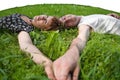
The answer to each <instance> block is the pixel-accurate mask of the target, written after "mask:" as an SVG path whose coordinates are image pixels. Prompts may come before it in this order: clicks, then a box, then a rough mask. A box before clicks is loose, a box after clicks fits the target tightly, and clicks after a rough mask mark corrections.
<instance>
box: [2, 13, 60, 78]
mask: <svg viewBox="0 0 120 80" xmlns="http://www.w3.org/2000/svg"><path fill="white" fill-rule="evenodd" d="M58 26H59V20H58V19H57V18H56V17H54V16H47V15H38V16H35V17H34V18H33V19H31V18H29V17H27V16H25V15H22V14H19V13H16V14H11V15H8V16H5V17H2V18H0V29H8V30H10V31H12V32H14V33H18V41H19V45H20V49H21V50H22V51H24V52H26V53H29V54H30V55H31V57H32V60H33V61H34V62H35V63H36V64H42V65H43V66H44V68H45V71H46V74H47V76H48V78H50V79H52V80H55V77H54V75H53V71H51V70H52V61H51V60H50V59H49V58H47V57H46V56H45V55H44V54H43V53H42V52H41V51H40V50H39V49H38V48H37V47H36V46H35V45H34V44H33V43H32V40H31V38H30V35H29V32H31V31H33V30H34V28H38V29H41V30H47V31H48V30H57V29H58Z"/></svg>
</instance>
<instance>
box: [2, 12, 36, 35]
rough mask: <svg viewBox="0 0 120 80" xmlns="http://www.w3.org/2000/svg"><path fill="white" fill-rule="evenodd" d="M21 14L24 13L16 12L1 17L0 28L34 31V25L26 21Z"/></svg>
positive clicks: (13, 30)
mask: <svg viewBox="0 0 120 80" xmlns="http://www.w3.org/2000/svg"><path fill="white" fill-rule="evenodd" d="M20 16H22V15H21V14H18V13H16V14H12V15H9V16H5V17H2V18H0V29H9V30H10V31H12V32H17V33H18V32H20V31H26V32H30V31H32V30H33V28H34V27H33V26H32V25H29V24H28V23H26V22H25V21H24V20H23V19H21V17H20Z"/></svg>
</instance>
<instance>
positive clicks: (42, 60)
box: [18, 31, 54, 80]
mask: <svg viewBox="0 0 120 80" xmlns="http://www.w3.org/2000/svg"><path fill="white" fill-rule="evenodd" d="M18 41H19V45H20V49H21V50H22V51H24V52H26V53H28V54H30V55H31V57H32V60H33V61H34V62H35V63H36V64H42V65H43V66H44V67H45V71H46V73H47V75H48V78H50V79H53V80H54V74H53V71H52V61H51V60H50V59H48V58H47V57H46V56H44V55H43V53H42V52H41V51H40V50H39V49H38V48H37V47H36V46H35V45H33V43H32V40H31V38H30V36H29V33H27V32H25V31H21V32H20V33H19V35H18Z"/></svg>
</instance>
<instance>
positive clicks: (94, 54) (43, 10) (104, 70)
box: [0, 4, 120, 80]
mask: <svg viewBox="0 0 120 80" xmlns="http://www.w3.org/2000/svg"><path fill="white" fill-rule="evenodd" d="M110 12H112V11H108V10H104V9H100V8H96V7H90V6H82V5H72V4H70V5H63V4H42V5H39V4H38V5H27V6H24V7H16V8H12V9H7V10H3V11H0V16H1V17H2V16H5V15H9V14H12V13H21V14H25V15H27V16H30V17H31V18H32V17H33V16H35V15H39V14H47V15H55V16H57V17H60V16H62V15H65V14H76V15H88V14H96V13H98V14H99V13H100V14H108V13H110ZM77 33H78V32H77V28H76V29H70V30H63V31H48V32H47V31H39V30H36V29H35V30H34V31H33V32H31V33H30V35H31V38H32V41H33V43H34V44H35V45H36V46H37V47H38V48H39V49H40V50H41V51H42V52H43V53H44V54H45V55H46V56H48V57H49V58H50V59H52V60H53V61H54V60H55V59H57V58H58V57H60V56H62V55H63V54H64V53H65V51H66V50H67V48H68V47H69V45H70V43H71V41H72V39H74V38H75V37H76V36H77ZM80 66H81V71H80V76H79V77H80V78H79V80H119V79H120V37H119V36H116V35H109V34H98V33H92V34H91V36H90V38H89V41H88V43H87V45H86V47H85V49H84V50H83V51H82V53H81V57H80ZM0 80H48V78H47V76H46V74H45V72H44V68H43V67H42V66H41V65H36V64H35V63H34V62H33V61H32V60H31V59H30V57H29V56H27V55H26V54H25V53H24V52H22V51H21V50H20V48H19V44H18V40H17V34H16V33H11V32H9V31H4V30H0Z"/></svg>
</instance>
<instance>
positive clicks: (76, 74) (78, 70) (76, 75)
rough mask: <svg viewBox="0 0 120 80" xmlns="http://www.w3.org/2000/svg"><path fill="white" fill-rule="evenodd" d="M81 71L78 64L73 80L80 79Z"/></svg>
mask: <svg viewBox="0 0 120 80" xmlns="http://www.w3.org/2000/svg"><path fill="white" fill-rule="evenodd" d="M79 72H80V66H79V64H78V65H77V66H76V68H75V70H74V72H73V80H78V76H79Z"/></svg>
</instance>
